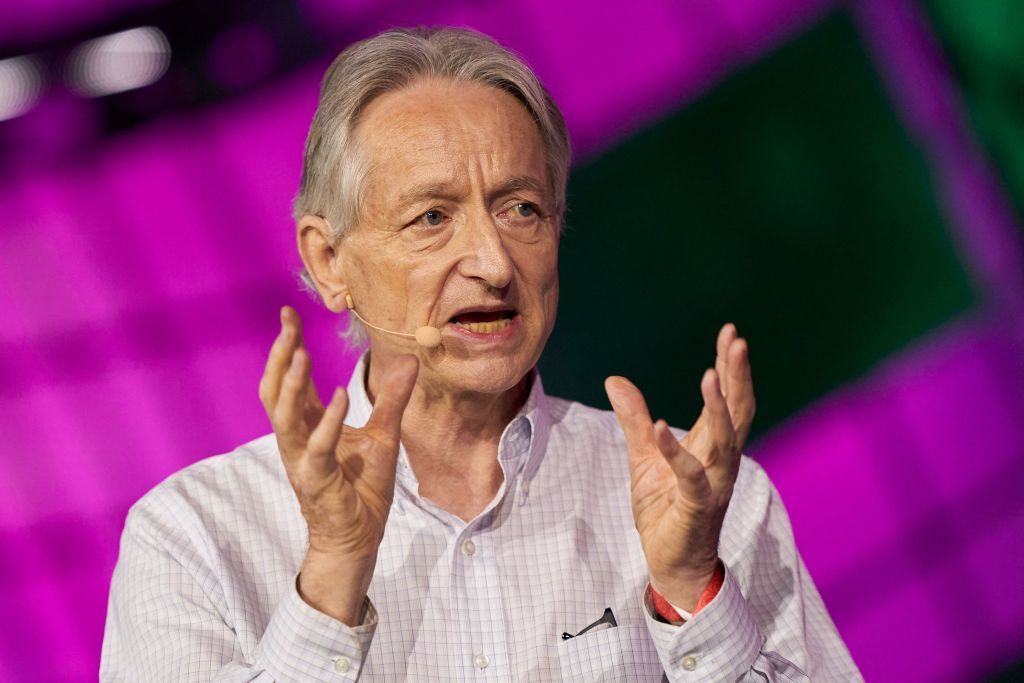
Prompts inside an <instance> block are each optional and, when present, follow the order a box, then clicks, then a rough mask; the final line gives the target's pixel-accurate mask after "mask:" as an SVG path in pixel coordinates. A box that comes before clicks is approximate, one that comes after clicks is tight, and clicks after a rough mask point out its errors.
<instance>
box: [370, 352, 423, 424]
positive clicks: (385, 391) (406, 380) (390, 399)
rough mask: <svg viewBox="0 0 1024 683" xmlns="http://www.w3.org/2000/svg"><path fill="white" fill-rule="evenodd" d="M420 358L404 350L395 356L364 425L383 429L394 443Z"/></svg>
mask: <svg viewBox="0 0 1024 683" xmlns="http://www.w3.org/2000/svg"><path fill="white" fill-rule="evenodd" d="M419 369H420V362H419V359H418V358H416V356H413V355H411V354H406V355H402V356H399V357H398V358H396V359H395V360H394V362H393V363H392V365H391V367H390V368H388V369H387V370H386V371H385V372H384V376H383V378H382V379H381V383H380V392H379V393H378V395H377V400H376V401H375V402H374V406H373V412H372V413H371V414H370V420H369V422H367V423H366V427H367V428H368V429H371V430H373V431H376V432H378V433H382V434H384V435H386V436H387V438H388V439H389V440H390V441H391V442H392V443H394V444H397V443H398V441H399V439H400V438H401V433H402V415H403V414H404V413H405V407H406V406H407V405H408V404H409V397H410V396H412V389H413V387H414V386H415V385H416V376H417V375H418V374H419Z"/></svg>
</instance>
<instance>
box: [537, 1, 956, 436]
mask: <svg viewBox="0 0 1024 683" xmlns="http://www.w3.org/2000/svg"><path fill="white" fill-rule="evenodd" d="M569 193H570V194H569V207H570V208H569V215H568V221H567V222H568V228H567V232H566V234H565V236H564V238H563V242H562V247H561V249H562V253H561V262H560V267H561V282H562V300H561V305H560V309H559V320H558V325H557V327H556V330H555V332H554V334H553V336H552V339H551V342H550V343H549V345H548V348H547V351H546V352H545V356H544V358H543V359H542V362H541V368H542V372H543V375H544V380H545V385H546V388H548V389H549V390H550V391H551V392H552V393H555V394H560V395H563V396H569V397H572V398H575V399H578V400H582V401H584V402H586V403H590V404H592V405H600V406H607V399H606V398H605V396H604V392H603V388H602V380H603V378H604V377H605V376H607V375H609V374H624V375H626V376H628V377H630V378H631V379H633V380H634V381H635V382H637V384H638V385H639V386H640V387H641V388H642V389H643V390H644V392H645V394H646V395H647V398H648V401H649V403H650V404H651V409H652V413H654V414H655V415H656V416H661V417H665V418H666V419H668V420H669V421H670V422H671V423H672V424H675V425H679V426H683V427H688V426H689V425H690V424H691V423H692V421H693V419H694V418H695V417H696V415H697V414H698V412H699V410H700V405H701V399H700V395H699V386H698V383H699V380H700V377H701V374H702V372H703V370H704V368H706V367H708V366H709V365H711V364H712V363H713V360H714V355H713V354H714V339H715V334H716V332H717V330H718V328H719V327H720V326H721V325H722V324H723V323H724V322H726V321H734V322H736V323H737V324H738V326H739V329H740V331H741V334H743V335H744V336H746V337H747V338H748V339H749V340H750V345H751V359H752V363H753V367H754V379H755V386H756V390H757V394H758V418H757V420H756V421H755V432H757V431H760V430H764V429H766V428H768V427H770V426H771V425H773V424H775V423H776V422H778V421H779V420H781V419H783V418H784V417H786V416H788V415H791V414H792V413H794V411H797V410H799V409H800V408H801V407H802V406H805V405H807V404H808V403H809V402H811V401H812V400H814V399H815V398H817V397H819V396H821V395H823V394H825V393H827V392H828V391H829V390H831V389H833V388H835V387H836V386H837V385H839V384H841V383H844V382H847V381H849V380H851V379H854V378H856V377H858V376H861V375H863V374H864V373H865V372H866V371H867V370H868V369H869V368H870V367H872V365H873V364H875V363H876V362H877V361H879V360H880V359H882V358H884V357H886V356H888V355H889V354H891V353H892V352H893V351H894V350H896V349H898V348H900V347H902V346H903V345H905V344H906V343H907V342H909V341H910V340H913V339H915V338H916V337H918V336H920V335H922V334H924V333H926V332H927V331H929V330H932V329H934V328H936V327H937V326H939V325H941V324H942V323H944V322H946V321H948V320H950V319H951V318H952V317H954V316H956V315H957V314H959V313H961V312H963V311H965V310H966V309H968V308H969V307H970V306H971V305H972V302H973V299H974V295H973V294H972V290H971V287H970V284H969V283H968V281H967V279H966V276H965V274H964V271H963V269H962V267H961V264H960V263H959V261H958V259H957V256H956V254H955V253H954V250H953V248H952V245H951V243H950V240H949V238H948V235H947V232H946V228H945V225H944V221H943V217H942V216H941V215H940V212H939V209H938V208H937V202H936V199H935V196H934V193H933V190H932V187H931V185H930V181H929V174H928V172H927V169H926V166H925V163H924V160H923V157H922V154H921V153H920V151H919V150H918V149H917V148H916V147H915V146H914V144H912V142H911V141H910V140H909V139H908V137H907V134H906V132H905V130H904V129H903V128H902V127H901V125H900V123H899V121H898V118H897V116H896V113H895V112H894V110H893V107H892V104H891V103H890V101H889V100H888V98H887V96H886V94H885V92H884V91H883V88H882V86H881V83H880V80H879V78H878V75H877V73H876V72H875V69H874V66H873V64H872V63H871V62H870V60H869V58H868V56H867V55H866V54H865V51H864V48H863V47H862V45H861V42H860V38H859V36H858V35H857V33H856V31H855V29H854V26H853V24H852V23H851V22H850V20H849V19H848V18H847V17H846V15H845V14H840V13H836V14H833V15H831V16H829V17H828V18H826V19H825V20H823V21H822V22H819V23H818V24H816V25H815V26H814V27H813V28H811V29H810V30H809V31H808V32H806V33H805V34H804V35H802V36H799V37H798V38H796V39H795V40H793V41H790V42H788V43H787V44H785V45H784V46H782V47H781V48H779V49H778V50H777V51H776V52H775V53H774V54H772V55H769V56H768V57H767V58H765V59H762V60H760V61H758V62H757V63H756V64H754V65H752V66H749V67H748V68H745V69H742V70H741V71H739V72H738V73H736V74H735V75H733V76H732V77H731V78H728V79H726V80H725V81H723V82H721V83H720V84H719V85H718V86H716V87H715V89H714V90H712V91H710V92H708V93H707V94H705V95H704V96H703V97H701V98H700V99H699V100H697V101H695V102H692V103H689V104H687V105H686V106H685V107H683V108H681V109H680V110H678V111H676V112H674V113H672V114H671V115H670V116H668V117H667V118H665V119H662V120H661V121H659V122H657V123H655V124H654V125H652V126H650V127H649V128H647V129H646V130H644V131H642V132H640V133H638V134H636V135H635V136H633V137H632V138H630V139H628V140H626V141H624V142H623V143H621V144H619V145H617V146H616V147H614V148H612V149H610V150H607V151H606V152H605V153H603V154H602V155H601V156H599V157H597V158H591V159H588V160H585V161H584V162H583V163H581V164H580V165H579V166H578V167H577V168H576V169H575V170H574V173H573V177H572V179H571V182H570V190H569Z"/></svg>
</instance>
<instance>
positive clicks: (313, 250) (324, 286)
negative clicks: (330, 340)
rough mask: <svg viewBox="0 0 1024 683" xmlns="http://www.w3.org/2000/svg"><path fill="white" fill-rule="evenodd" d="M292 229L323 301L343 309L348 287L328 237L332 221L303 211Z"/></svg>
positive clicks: (339, 310) (303, 260)
mask: <svg viewBox="0 0 1024 683" xmlns="http://www.w3.org/2000/svg"><path fill="white" fill-rule="evenodd" d="M295 232H296V238H297V239H298V247H299V256H300V257H301V258H302V263H303V265H305V266H306V272H307V273H309V276H310V278H311V279H312V280H313V284H314V285H316V291H317V292H319V293H320V298H321V299H323V302H324V305H326V306H327V308H329V309H330V310H332V311H334V312H335V313H340V312H341V311H344V310H346V309H347V308H348V307H347V306H346V305H345V295H346V294H348V287H347V286H346V285H345V278H344V277H343V276H342V273H341V263H340V261H341V259H339V258H338V253H337V250H336V248H335V246H336V245H334V242H333V240H332V238H331V224H330V223H328V222H327V220H326V219H325V218H323V217H322V216H316V215H313V214H306V215H304V216H303V217H302V218H300V219H299V221H298V223H296V224H295Z"/></svg>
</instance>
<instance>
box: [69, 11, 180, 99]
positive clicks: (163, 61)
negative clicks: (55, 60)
mask: <svg viewBox="0 0 1024 683" xmlns="http://www.w3.org/2000/svg"><path fill="white" fill-rule="evenodd" d="M170 63H171V45H170V43H169V42H168V40H167V36H165V35H164V33H163V31H161V30H160V29H158V28H155V27H153V26H143V27H140V28H133V29H130V30H128V31H121V32H120V33H112V34H111V35H109V36H103V37H102V38H96V39H95V40H90V41H88V42H86V43H82V44H81V45H79V46H78V47H77V48H75V50H74V51H73V52H72V53H71V55H70V57H68V70H67V81H68V85H69V86H70V87H71V88H72V89H73V90H76V91H78V92H80V93H82V94H83V95H88V96H89V97H101V96H103V95H110V94H113V93H116V92H123V91H125V90H133V89H135V88H141V87H143V86H146V85H149V84H150V83H154V82H155V81H157V80H159V78H160V77H161V76H163V75H164V73H165V72H166V71H167V67H168V66H169V65H170Z"/></svg>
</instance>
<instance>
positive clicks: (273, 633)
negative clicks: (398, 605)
mask: <svg viewBox="0 0 1024 683" xmlns="http://www.w3.org/2000/svg"><path fill="white" fill-rule="evenodd" d="M376 629H377V610H376V609H375V608H374V606H373V604H372V603H371V602H370V599H369V598H366V608H365V616H364V617H363V622H362V623H361V624H360V625H359V626H356V627H352V626H348V625H346V624H343V623H342V622H340V621H338V620H336V619H333V618H331V617H329V616H327V615H326V614H324V613H322V612H318V611H317V610H315V609H313V608H312V607H310V606H309V605H308V604H307V603H306V601H305V600H303V599H302V598H301V597H300V596H299V591H298V589H297V588H296V587H295V583H294V582H293V583H292V589H291V590H290V591H289V592H288V594H287V595H286V596H285V597H284V599H283V600H282V601H281V603H280V604H279V605H278V606H277V609H276V610H275V611H274V614H273V616H271V618H270V623H269V624H267V630H266V631H264V633H263V638H262V639H261V640H260V644H259V647H257V648H256V656H255V662H254V663H255V664H256V665H257V666H258V667H259V668H262V669H265V670H266V671H268V672H269V673H270V674H271V675H273V677H274V678H275V679H276V680H277V681H318V682H319V681H323V682H324V683H343V682H344V681H355V680H356V679H358V678H359V673H360V671H361V670H362V667H363V661H364V660H365V658H366V653H367V652H369V650H370V643H371V642H372V641H373V634H374V631H376Z"/></svg>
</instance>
